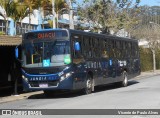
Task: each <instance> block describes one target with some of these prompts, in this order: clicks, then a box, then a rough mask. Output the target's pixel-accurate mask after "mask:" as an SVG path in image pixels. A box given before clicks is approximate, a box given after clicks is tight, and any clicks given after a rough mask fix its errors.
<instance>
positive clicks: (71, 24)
mask: <svg viewBox="0 0 160 118" xmlns="http://www.w3.org/2000/svg"><path fill="white" fill-rule="evenodd" d="M69 28H70V29H74V22H73V8H72V2H71V0H69Z"/></svg>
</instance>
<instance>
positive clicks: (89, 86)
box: [83, 75, 93, 95]
mask: <svg viewBox="0 0 160 118" xmlns="http://www.w3.org/2000/svg"><path fill="white" fill-rule="evenodd" d="M92 84H93V81H92V78H91V76H90V75H87V77H86V81H85V88H84V89H83V93H84V94H85V95H87V94H90V93H92Z"/></svg>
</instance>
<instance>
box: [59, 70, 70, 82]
mask: <svg viewBox="0 0 160 118" xmlns="http://www.w3.org/2000/svg"><path fill="white" fill-rule="evenodd" d="M71 75H72V72H69V73H66V74H64V75H62V76H61V78H60V81H63V80H64V79H66V78H68V77H70V76H71Z"/></svg>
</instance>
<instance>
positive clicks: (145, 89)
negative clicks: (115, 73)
mask: <svg viewBox="0 0 160 118" xmlns="http://www.w3.org/2000/svg"><path fill="white" fill-rule="evenodd" d="M0 109H160V75H157V76H153V77H148V78H143V79H134V80H131V81H129V86H128V87H117V86H115V85H108V86H104V87H97V88H96V90H95V92H94V93H92V94H90V95H82V94H81V93H80V92H79V93H63V94H57V95H56V97H52V98H47V97H45V96H44V95H43V94H38V95H32V96H30V97H28V98H27V99H23V100H18V101H12V102H8V103H2V104H0ZM43 117H44V116H43ZM50 117H52V116H50ZM56 117H58V118H59V117H63V118H66V117H67V118H72V117H75V116H73V115H72V116H54V118H56ZM76 117H89V118H90V117H92V118H94V117H95V118H97V117H100V118H101V117H105V118H106V117H108V118H110V117H113V118H121V117H122V118H126V117H127V118H160V114H159V115H158V116H155V115H154V116H152V115H149V116H148V115H140V116H137V115H125V116H122V115H120V116H119V115H118V116H102V115H101V116H90V115H89V116H76Z"/></svg>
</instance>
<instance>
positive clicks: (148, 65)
mask: <svg viewBox="0 0 160 118" xmlns="http://www.w3.org/2000/svg"><path fill="white" fill-rule="evenodd" d="M152 57H153V56H152V52H151V50H150V49H148V48H140V61H141V71H149V70H152V69H153V58H152Z"/></svg>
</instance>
